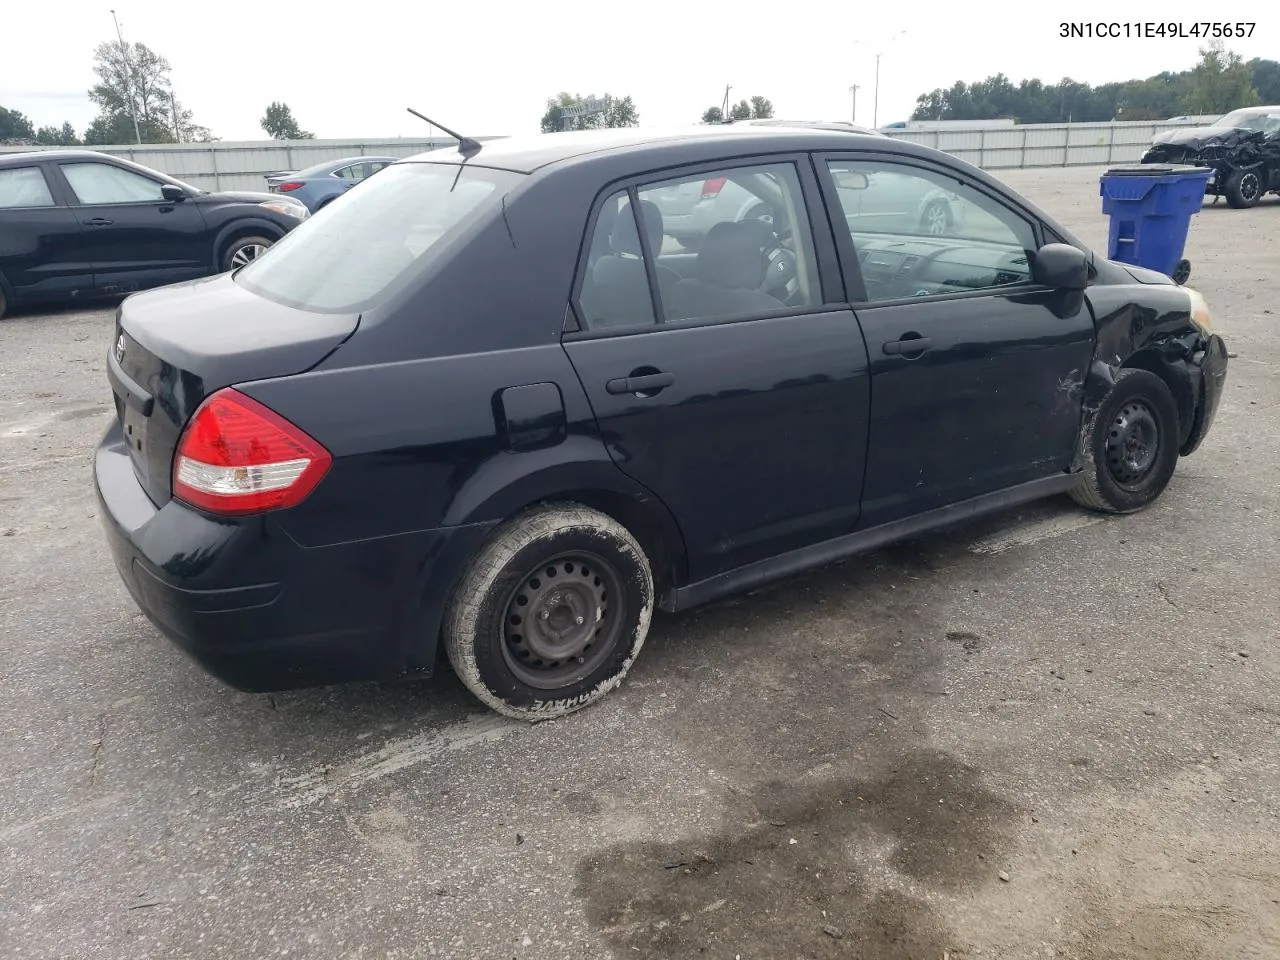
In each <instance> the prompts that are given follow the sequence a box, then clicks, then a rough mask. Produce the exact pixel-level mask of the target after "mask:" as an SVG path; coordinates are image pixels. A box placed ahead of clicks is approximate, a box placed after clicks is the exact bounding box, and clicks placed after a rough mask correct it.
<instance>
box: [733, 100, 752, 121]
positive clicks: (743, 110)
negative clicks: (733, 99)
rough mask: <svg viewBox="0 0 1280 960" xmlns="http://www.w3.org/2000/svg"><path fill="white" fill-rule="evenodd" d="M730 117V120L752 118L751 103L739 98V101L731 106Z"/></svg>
mask: <svg viewBox="0 0 1280 960" xmlns="http://www.w3.org/2000/svg"><path fill="white" fill-rule="evenodd" d="M729 119H730V120H750V119H751V104H749V103H747V101H745V100H739V101H738V102H737V103H735V104H734V105H733V106H732V107H730V108H729Z"/></svg>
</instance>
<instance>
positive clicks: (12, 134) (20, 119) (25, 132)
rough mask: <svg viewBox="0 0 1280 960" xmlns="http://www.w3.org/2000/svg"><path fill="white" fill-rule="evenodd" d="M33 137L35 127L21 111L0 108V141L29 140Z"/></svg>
mask: <svg viewBox="0 0 1280 960" xmlns="http://www.w3.org/2000/svg"><path fill="white" fill-rule="evenodd" d="M35 135H36V131H35V127H33V126H32V125H31V121H30V120H28V119H27V117H26V115H25V114H23V113H22V111H20V110H6V109H5V108H4V107H0V140H31V139H34V138H35Z"/></svg>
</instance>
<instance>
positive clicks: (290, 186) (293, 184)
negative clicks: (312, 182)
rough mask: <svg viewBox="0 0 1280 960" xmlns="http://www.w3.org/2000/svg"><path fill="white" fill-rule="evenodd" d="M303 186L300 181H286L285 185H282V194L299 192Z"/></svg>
mask: <svg viewBox="0 0 1280 960" xmlns="http://www.w3.org/2000/svg"><path fill="white" fill-rule="evenodd" d="M301 186H302V183H301V182H300V181H298V180H286V181H285V182H284V183H282V184H280V192H281V193H288V192H289V191H290V190H297V189H298V188H299V187H301Z"/></svg>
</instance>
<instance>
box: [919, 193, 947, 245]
mask: <svg viewBox="0 0 1280 960" xmlns="http://www.w3.org/2000/svg"><path fill="white" fill-rule="evenodd" d="M950 229H951V207H950V206H949V205H948V204H947V202H946V201H945V200H930V201H929V203H928V205H927V206H926V207H925V208H924V212H923V213H922V214H920V232H921V233H923V234H924V235H925V236H928V237H943V236H946V234H947V231H948V230H950Z"/></svg>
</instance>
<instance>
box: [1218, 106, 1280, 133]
mask: <svg viewBox="0 0 1280 960" xmlns="http://www.w3.org/2000/svg"><path fill="white" fill-rule="evenodd" d="M1213 125H1214V126H1215V127H1240V128H1242V129H1244V130H1257V131H1259V132H1261V133H1275V132H1276V131H1278V130H1280V111H1270V112H1269V111H1266V110H1235V111H1233V112H1231V113H1228V114H1227V115H1226V116H1225V117H1223V118H1222V119H1220V120H1218V121H1217V122H1216V123H1214V124H1213Z"/></svg>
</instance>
